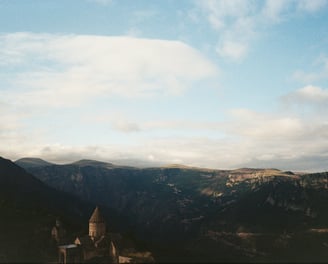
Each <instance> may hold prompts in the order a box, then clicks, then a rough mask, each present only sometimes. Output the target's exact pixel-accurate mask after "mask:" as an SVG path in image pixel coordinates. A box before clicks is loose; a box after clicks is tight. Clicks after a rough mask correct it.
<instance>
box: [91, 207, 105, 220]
mask: <svg viewBox="0 0 328 264" xmlns="http://www.w3.org/2000/svg"><path fill="white" fill-rule="evenodd" d="M89 222H92V223H101V222H105V219H104V217H103V216H102V214H101V213H100V210H99V208H98V206H97V207H96V209H95V210H94V211H93V213H92V215H91V217H90V220H89Z"/></svg>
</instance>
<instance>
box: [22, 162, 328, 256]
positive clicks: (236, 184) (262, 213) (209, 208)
mask: <svg viewBox="0 0 328 264" xmlns="http://www.w3.org/2000/svg"><path fill="white" fill-rule="evenodd" d="M16 164H17V165H19V166H21V167H23V168H24V169H26V171H28V172H29V173H30V174H32V175H34V176H35V177H36V178H37V179H38V180H39V181H41V182H42V183H43V184H45V185H47V186H50V187H51V188H54V189H55V190H56V191H60V192H64V193H66V194H69V195H72V196H74V197H75V198H77V199H79V200H80V201H82V202H89V203H93V204H99V205H101V206H103V207H105V208H108V209H110V210H112V211H113V212H115V213H117V215H115V217H114V215H113V218H114V219H116V220H118V221H117V222H120V223H121V225H117V228H118V229H119V230H121V231H122V232H130V233H132V234H133V235H134V236H135V237H137V238H138V241H139V242H140V241H141V244H142V245H143V246H145V247H146V248H149V249H150V250H151V251H152V252H153V253H154V255H155V259H156V260H158V261H159V262H170V261H174V262H177V261H187V262H208V261H210V262H211V261H212V262H220V261H223V262H229V261H230V262H236V261H238V262H239V261H241V262H243V261H245V262H253V261H254V262H255V261H261V262H262V261H274V262H279V261H282V262H295V261H296V262H302V261H306V262H310V261H316V262H320V261H326V260H327V259H328V253H326V252H327V247H328V203H327V201H328V190H327V189H328V174H327V173H325V172H323V173H311V174H306V173H296V172H291V171H280V170H277V169H251V168H242V169H236V170H212V169H203V168H193V167H187V166H181V165H170V166H161V167H150V168H139V167H132V166H123V165H114V164H112V163H106V162H98V161H92V160H81V161H78V162H74V163H71V164H64V165H58V164H51V163H49V162H46V161H43V160H40V159H33V158H24V159H20V160H18V161H16ZM109 218H111V216H109ZM120 220H121V221H120ZM114 222H115V221H114Z"/></svg>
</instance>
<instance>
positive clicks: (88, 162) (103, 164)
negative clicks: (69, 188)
mask: <svg viewBox="0 0 328 264" xmlns="http://www.w3.org/2000/svg"><path fill="white" fill-rule="evenodd" d="M68 165H79V166H98V167H113V166H115V165H114V164H112V163H109V162H103V161H98V160H89V159H82V160H78V161H75V162H73V163H70V164H68Z"/></svg>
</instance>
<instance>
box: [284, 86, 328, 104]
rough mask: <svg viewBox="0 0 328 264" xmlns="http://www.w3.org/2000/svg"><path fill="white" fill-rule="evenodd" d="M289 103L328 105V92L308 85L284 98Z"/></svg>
mask: <svg viewBox="0 0 328 264" xmlns="http://www.w3.org/2000/svg"><path fill="white" fill-rule="evenodd" d="M283 100H284V101H285V102H287V103H297V104H304V103H305V104H318V105H322V104H325V105H328V90H327V89H322V88H320V87H318V86H313V85H307V86H305V87H303V88H301V89H298V90H296V91H294V92H291V93H289V94H287V95H286V96H284V97H283Z"/></svg>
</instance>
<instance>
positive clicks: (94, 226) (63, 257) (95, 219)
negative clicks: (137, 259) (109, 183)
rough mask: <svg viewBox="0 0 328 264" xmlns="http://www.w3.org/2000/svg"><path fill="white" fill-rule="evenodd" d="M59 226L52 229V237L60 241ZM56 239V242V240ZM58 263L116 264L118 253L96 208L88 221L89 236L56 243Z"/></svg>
mask: <svg viewBox="0 0 328 264" xmlns="http://www.w3.org/2000/svg"><path fill="white" fill-rule="evenodd" d="M60 226H61V225H59V226H57V223H56V226H55V227H54V228H53V229H52V231H51V234H52V237H53V238H54V239H55V240H56V241H60V237H61V235H62V233H61V232H62V231H60V230H61V229H60ZM57 239H58V240H57ZM58 254H59V263H62V264H66V263H83V262H97V263H118V262H119V252H118V249H117V246H116V243H115V242H114V241H113V239H112V238H111V235H110V234H109V233H107V232H106V223H105V219H104V217H103V216H102V214H101V212H100V210H99V208H98V207H96V209H95V210H94V212H93V214H92V215H91V218H90V220H89V234H88V235H84V236H80V237H77V238H76V239H75V240H74V242H73V243H71V244H66V245H62V244H60V243H58Z"/></svg>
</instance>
